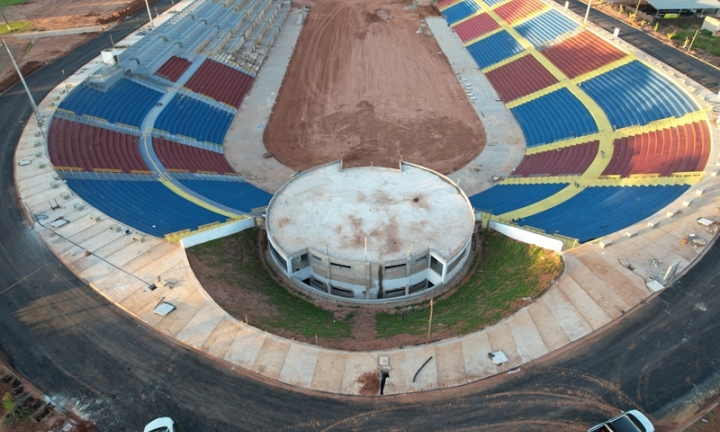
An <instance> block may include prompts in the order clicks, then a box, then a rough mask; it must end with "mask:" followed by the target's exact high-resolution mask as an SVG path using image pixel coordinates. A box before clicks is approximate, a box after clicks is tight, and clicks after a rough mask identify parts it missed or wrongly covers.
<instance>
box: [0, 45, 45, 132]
mask: <svg viewBox="0 0 720 432" xmlns="http://www.w3.org/2000/svg"><path fill="white" fill-rule="evenodd" d="M0 45H5V49H6V50H7V52H8V55H9V56H10V60H12V64H13V66H14V67H15V71H16V72H17V74H18V76H19V77H20V82H22V85H23V87H25V91H26V92H27V95H28V98H29V99H30V105H31V106H32V109H33V111H34V112H35V118H36V119H37V123H38V127H39V128H40V133H41V134H43V136H45V133H44V132H43V128H42V126H43V120H42V116H41V115H40V110H39V109H38V106H37V104H36V103H35V100H34V99H33V97H32V93H30V89H29V88H28V86H27V84H26V83H25V78H23V76H22V73H20V68H19V67H18V65H17V63H15V58H14V57H13V55H12V53H11V52H10V47H9V46H8V44H6V43H5V39H3V40H2V44H0Z"/></svg>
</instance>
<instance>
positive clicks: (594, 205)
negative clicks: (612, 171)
mask: <svg viewBox="0 0 720 432" xmlns="http://www.w3.org/2000/svg"><path fill="white" fill-rule="evenodd" d="M689 187H690V186H687V185H679V186H626V187H620V186H602V187H591V188H587V189H585V190H583V191H582V192H580V193H579V194H577V195H576V196H574V197H572V198H570V199H569V200H567V201H565V202H564V203H562V204H560V205H558V206H556V207H553V208H551V209H549V210H545V211H544V212H542V213H538V214H536V215H533V216H530V217H527V218H525V219H521V220H519V221H518V223H519V224H520V225H527V226H530V227H534V228H540V229H544V230H545V232H547V233H549V234H555V233H557V234H562V235H565V236H568V237H573V238H576V239H578V240H579V241H580V242H581V243H584V242H586V241H589V240H593V239H596V238H598V237H602V236H605V235H608V234H611V233H614V232H615V231H618V230H621V229H623V228H625V227H627V226H630V225H632V224H635V223H637V222H640V221H641V220H643V219H645V218H647V217H649V216H651V215H652V214H653V213H655V212H657V211H659V210H661V209H662V208H663V207H665V206H667V205H669V204H670V203H671V202H673V201H674V200H675V199H677V198H678V197H679V196H680V195H682V194H683V193H684V192H685V191H687V190H688V188H689Z"/></svg>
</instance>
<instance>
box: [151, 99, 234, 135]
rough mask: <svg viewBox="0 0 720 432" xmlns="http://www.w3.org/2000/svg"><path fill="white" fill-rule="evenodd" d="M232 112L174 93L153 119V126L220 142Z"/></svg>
mask: <svg viewBox="0 0 720 432" xmlns="http://www.w3.org/2000/svg"><path fill="white" fill-rule="evenodd" d="M232 119H233V114H231V113H229V112H227V111H223V110H221V109H218V108H215V107H212V106H210V105H208V104H206V103H204V102H201V101H199V100H197V99H194V98H191V97H188V96H184V95H180V94H178V95H176V96H175V97H174V98H173V99H172V101H170V103H169V104H168V105H167V106H166V107H165V109H164V110H163V112H162V113H161V114H160V116H158V118H157V120H156V121H155V128H156V129H160V130H164V131H166V132H169V133H171V134H173V135H184V136H188V137H191V138H195V139H196V140H198V141H208V142H212V143H215V144H222V143H223V140H224V138H225V133H226V132H227V130H228V128H229V127H230V123H231V122H232Z"/></svg>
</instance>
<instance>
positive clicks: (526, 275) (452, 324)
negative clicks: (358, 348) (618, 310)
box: [375, 232, 563, 338]
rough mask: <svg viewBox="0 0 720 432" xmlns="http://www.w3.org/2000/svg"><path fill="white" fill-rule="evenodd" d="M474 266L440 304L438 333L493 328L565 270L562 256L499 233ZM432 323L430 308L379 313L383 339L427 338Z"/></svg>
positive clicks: (435, 315)
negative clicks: (466, 278) (425, 335)
mask: <svg viewBox="0 0 720 432" xmlns="http://www.w3.org/2000/svg"><path fill="white" fill-rule="evenodd" d="M473 266H474V268H473V270H471V276H470V278H469V280H467V281H466V282H465V283H464V284H462V285H461V286H460V287H459V288H458V289H457V292H455V293H454V294H452V295H451V296H449V297H448V298H445V299H441V300H439V301H437V303H436V304H435V305H434V310H433V329H432V330H439V328H440V327H444V328H443V330H445V331H448V330H449V331H450V332H451V333H452V334H453V335H455V336H459V335H462V334H467V333H470V332H473V331H477V330H480V329H482V328H483V327H486V326H488V325H490V324H493V323H495V322H497V321H499V320H501V319H502V318H504V317H505V316H507V315H509V314H511V313H513V312H514V311H515V310H517V309H518V308H519V307H521V306H522V305H524V302H523V298H524V297H525V298H527V297H537V296H539V295H540V294H542V293H543V292H544V291H545V289H547V287H548V286H549V285H550V283H551V282H552V281H553V280H555V279H556V278H557V277H558V276H559V275H560V273H561V272H562V269H563V263H562V260H561V259H560V256H559V255H557V254H555V253H553V252H549V251H546V250H544V249H542V248H539V247H537V246H529V245H527V244H524V243H520V242H517V241H515V240H512V239H510V238H508V237H505V236H504V235H502V234H499V233H497V232H489V233H487V234H486V235H485V238H484V240H483V252H482V254H481V255H479V256H477V257H476V258H475V263H473ZM426 306H427V305H426ZM428 318H429V308H428V307H423V308H422V309H413V310H410V311H404V310H403V309H398V310H396V311H395V313H378V314H376V315H375V320H376V329H377V335H378V337H381V338H387V337H391V336H394V335H397V334H400V333H410V334H423V333H425V332H427V325H428Z"/></svg>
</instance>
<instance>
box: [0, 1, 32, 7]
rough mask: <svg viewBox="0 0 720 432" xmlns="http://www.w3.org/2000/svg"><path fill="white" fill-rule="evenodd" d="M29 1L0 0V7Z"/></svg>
mask: <svg viewBox="0 0 720 432" xmlns="http://www.w3.org/2000/svg"><path fill="white" fill-rule="evenodd" d="M25 2H27V0H0V7H5V6H12V5H18V4H22V3H25Z"/></svg>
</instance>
